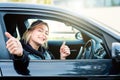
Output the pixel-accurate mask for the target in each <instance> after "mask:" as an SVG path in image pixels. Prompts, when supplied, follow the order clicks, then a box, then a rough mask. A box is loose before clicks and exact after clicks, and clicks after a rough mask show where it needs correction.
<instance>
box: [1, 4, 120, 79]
mask: <svg viewBox="0 0 120 80" xmlns="http://www.w3.org/2000/svg"><path fill="white" fill-rule="evenodd" d="M0 9H2V10H1V14H2V17H1V18H2V22H1V24H3V25H2V26H1V25H0V30H2V31H0V33H1V34H2V36H1V38H3V39H2V40H3V42H4V47H2V46H1V48H2V49H5V51H6V52H7V49H6V48H5V42H6V41H7V40H6V37H5V36H4V37H3V35H4V32H5V31H8V32H10V33H11V34H12V35H13V36H14V37H16V38H18V39H20V38H21V37H22V35H23V33H24V31H25V30H26V29H27V27H28V26H29V25H30V24H29V22H28V20H29V19H42V20H50V21H58V22H61V23H63V24H67V25H68V27H69V26H71V27H70V28H75V29H77V31H78V32H80V33H81V35H82V37H80V36H81V35H79V37H80V38H79V37H78V35H77V38H79V39H76V38H74V40H72V41H70V39H71V38H73V36H74V37H75V34H76V33H77V32H76V33H73V32H72V33H73V36H72V37H69V36H66V37H68V38H69V40H66V39H65V38H64V36H63V37H62V39H60V40H59V39H58V38H57V41H55V40H54V39H52V40H49V41H48V48H49V50H50V51H51V52H52V53H54V55H55V56H56V59H55V60H30V63H29V66H28V70H29V74H28V73H24V74H21V73H19V72H17V71H16V69H15V68H14V65H13V64H12V63H13V62H12V61H11V60H10V59H9V58H8V60H7V61H6V60H5V61H4V60H3V61H2V60H0V67H1V72H2V76H13V74H11V73H12V72H13V73H14V74H17V75H20V76H24V75H28V76H40V77H42V76H44V77H54V76H55V77H79V78H80V77H81V78H85V79H88V78H89V79H92V78H94V79H101V78H103V79H105V78H106V77H107V78H108V77H110V78H111V77H112V78H114V76H117V77H118V76H119V73H120V71H119V63H118V62H116V60H115V61H114V60H113V59H112V57H111V56H110V54H111V52H110V50H111V48H109V47H111V46H108V44H109V45H111V44H112V41H117V40H116V39H115V38H114V36H111V35H110V34H108V33H107V32H105V31H104V30H103V29H101V28H100V27H103V26H99V24H95V23H93V22H92V21H90V20H89V19H87V18H84V17H83V16H80V15H77V14H72V12H68V11H65V10H61V9H59V8H58V9H56V8H53V7H50V6H49V7H47V6H40V5H39V6H33V5H30V4H29V5H28V4H27V5H24V4H17V5H16V4H9V5H5V6H4V5H1V7H0ZM11 22H12V23H11ZM55 27H56V26H54V27H53V28H55ZM64 27H67V26H64ZM1 28H2V29H1ZM56 29H57V30H63V29H62V28H61V26H60V27H59V28H56ZM75 29H73V30H72V29H70V30H71V31H74V30H75ZM67 31H68V29H67V30H65V32H64V30H63V31H62V33H65V34H68V33H69V32H67ZM107 31H108V30H107ZM51 33H52V32H51ZM55 33H59V32H55ZM70 33H71V32H70ZM59 34H60V33H59ZM65 34H64V35H65ZM106 38H108V39H110V40H107V39H106ZM89 39H94V40H95V41H96V42H97V44H98V45H97V46H98V47H97V48H98V49H96V50H95V51H96V52H100V53H101V51H99V50H101V46H102V45H104V46H102V49H103V48H104V49H105V52H106V53H107V57H106V56H105V58H104V57H102V58H101V57H99V55H97V57H98V58H92V59H91V58H89V59H76V56H77V55H78V54H79V51H80V49H81V46H84V44H85V43H86V42H87V41H89ZM63 41H66V45H68V46H69V47H70V50H71V55H70V56H69V57H68V59H67V60H59V48H60V46H61V45H62V43H63ZM1 43H2V42H1ZM99 43H100V44H99ZM99 45H100V46H99ZM99 47H100V48H99ZM95 48H96V47H95ZM88 50H89V48H88ZM1 52H2V50H1ZM1 54H4V52H2V53H1ZM72 55H73V56H72ZM3 58H4V57H3ZM116 64H117V65H116ZM7 65H9V66H7ZM7 71H8V72H7ZM15 76H16V75H15ZM24 77H25V76H24ZM110 78H108V79H110Z"/></svg>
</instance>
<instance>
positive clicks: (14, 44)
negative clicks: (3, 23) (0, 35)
mask: <svg viewBox="0 0 120 80" xmlns="http://www.w3.org/2000/svg"><path fill="white" fill-rule="evenodd" d="M5 36H6V37H7V38H8V41H7V42H6V48H7V49H8V51H9V52H10V54H14V55H17V56H22V55H23V48H22V45H21V43H20V42H19V40H18V39H16V38H14V37H13V36H12V35H11V34H10V33H8V32H5Z"/></svg>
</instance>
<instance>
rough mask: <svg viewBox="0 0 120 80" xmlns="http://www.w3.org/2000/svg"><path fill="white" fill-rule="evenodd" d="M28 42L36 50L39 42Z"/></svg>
mask: <svg viewBox="0 0 120 80" xmlns="http://www.w3.org/2000/svg"><path fill="white" fill-rule="evenodd" d="M29 44H30V45H31V46H32V48H33V49H35V50H38V48H39V46H40V45H39V44H37V43H33V42H29Z"/></svg>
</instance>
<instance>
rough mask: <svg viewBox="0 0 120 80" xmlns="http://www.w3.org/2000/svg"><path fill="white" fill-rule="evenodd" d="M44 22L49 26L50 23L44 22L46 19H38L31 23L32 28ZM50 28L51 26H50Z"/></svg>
mask: <svg viewBox="0 0 120 80" xmlns="http://www.w3.org/2000/svg"><path fill="white" fill-rule="evenodd" d="M40 23H41V24H44V25H46V26H47V27H48V24H47V23H46V22H44V21H42V20H37V21H34V22H33V23H32V24H31V25H30V28H32V27H34V26H36V25H38V24H40ZM48 29H49V28H48Z"/></svg>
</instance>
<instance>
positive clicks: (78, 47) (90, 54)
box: [4, 14, 110, 60]
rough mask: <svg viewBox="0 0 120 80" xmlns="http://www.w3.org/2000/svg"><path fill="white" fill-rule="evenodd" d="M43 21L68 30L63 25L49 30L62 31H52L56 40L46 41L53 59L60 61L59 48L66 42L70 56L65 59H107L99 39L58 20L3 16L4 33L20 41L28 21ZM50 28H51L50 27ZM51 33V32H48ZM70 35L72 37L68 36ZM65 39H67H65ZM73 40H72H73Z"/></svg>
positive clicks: (30, 16)
mask: <svg viewBox="0 0 120 80" xmlns="http://www.w3.org/2000/svg"><path fill="white" fill-rule="evenodd" d="M37 19H41V20H45V21H53V22H56V21H57V22H60V23H62V24H64V25H65V26H66V27H67V28H69V30H68V29H66V30H64V29H62V26H63V25H59V26H58V25H57V26H58V27H59V29H58V28H55V27H56V25H55V26H53V28H50V29H54V28H55V29H56V30H57V31H58V30H64V31H63V32H62V31H61V32H57V31H53V33H54V34H53V36H55V34H56V36H57V37H56V38H51V39H49V40H48V50H49V51H51V53H53V55H54V56H55V59H58V60H59V59H60V52H59V49H60V46H61V45H62V43H63V41H66V45H68V46H69V48H70V51H71V54H70V56H68V57H67V59H68V60H69V59H108V58H110V55H109V54H108V53H107V50H106V48H105V45H104V43H103V40H102V39H100V38H99V37H97V36H95V35H93V34H91V33H89V32H88V31H85V30H83V29H81V28H80V26H76V25H74V24H71V23H69V22H64V21H59V19H58V20H57V19H50V18H49V19H45V18H43V17H41V16H35V15H22V14H21V15H20V14H6V15H5V16H4V21H5V26H6V31H8V32H9V33H10V34H11V35H12V36H14V37H15V38H18V39H19V40H20V39H21V37H22V35H23V33H24V32H25V30H26V29H27V28H28V27H29V25H30V24H31V22H30V21H29V20H37ZM48 25H49V23H48ZM50 27H51V26H50ZM70 31H71V32H70ZM50 33H52V32H50ZM60 34H61V35H66V36H64V37H63V36H62V37H61V39H59V38H58V36H59V35H60ZM68 34H72V36H71V35H70V36H69V35H68ZM66 37H67V39H66ZM73 38H74V39H73ZM6 40H7V39H6Z"/></svg>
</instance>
